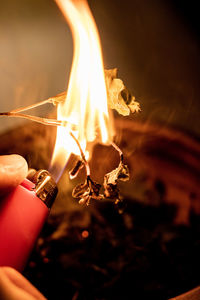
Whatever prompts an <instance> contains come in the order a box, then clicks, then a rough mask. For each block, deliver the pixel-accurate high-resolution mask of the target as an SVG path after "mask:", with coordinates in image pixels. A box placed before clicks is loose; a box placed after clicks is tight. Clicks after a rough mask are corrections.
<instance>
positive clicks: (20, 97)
mask: <svg viewBox="0 0 200 300" xmlns="http://www.w3.org/2000/svg"><path fill="white" fill-rule="evenodd" d="M89 4H90V6H91V9H92V11H93V14H94V17H95V20H96V22H97V26H98V29H99V32H100V36H101V41H102V48H103V56H104V62H105V68H113V67H117V68H118V69H119V76H120V77H121V78H122V79H123V80H124V82H125V83H126V85H127V87H129V89H130V90H131V91H132V93H133V94H134V95H135V96H136V98H137V99H138V100H139V101H140V103H141V107H142V112H141V113H140V114H138V115H137V116H136V115H133V116H132V117H131V118H134V119H136V120H145V121H148V122H159V123H160V124H161V125H163V126H166V125H168V126H169V125H170V126H173V127H176V128H179V129H183V130H185V131H189V132H191V133H192V134H194V135H197V136H198V135H199V133H200V129H199V128H200V126H199V125H200V119H199V108H200V103H199V95H200V85H199V75H200V74H199V73H200V58H199V23H198V13H197V11H198V10H197V4H196V3H195V1H190V2H188V1H178V0H175V1H169V0H167V1H166V0H163V1H159V0H153V1H144V0H142V1H141V0H134V1H133V0H124V1H120V0H115V1H106V0H95V1H89ZM72 51H73V45H72V38H71V33H70V31H69V28H68V25H67V24H66V23H65V20H64V18H63V17H62V15H61V13H60V11H59V9H58V7H57V6H56V4H55V3H54V1H53V0H43V1H40V0H20V1H19V0H1V2H0V91H1V105H0V111H8V110H11V109H13V108H16V107H18V106H24V105H28V104H32V103H34V102H37V101H39V100H42V99H46V98H48V97H50V96H53V95H56V94H57V93H59V92H61V91H63V90H64V89H66V87H67V82H68V76H69V72H70V68H71V62H72ZM39 113H40V114H45V113H46V111H45V110H41V109H40V112H39ZM19 122H20V121H19V120H16V119H14V120H11V119H4V120H3V119H2V120H1V127H0V128H1V131H5V130H6V129H8V128H9V127H11V126H16V124H17V123H19Z"/></svg>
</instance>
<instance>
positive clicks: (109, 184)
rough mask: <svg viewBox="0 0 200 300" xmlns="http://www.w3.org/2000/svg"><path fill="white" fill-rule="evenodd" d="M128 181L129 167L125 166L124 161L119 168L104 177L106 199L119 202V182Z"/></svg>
mask: <svg viewBox="0 0 200 300" xmlns="http://www.w3.org/2000/svg"><path fill="white" fill-rule="evenodd" d="M119 180H121V181H127V180H129V170H128V166H127V165H125V164H124V163H123V162H122V161H120V163H119V166H118V167H117V168H116V169H114V170H113V171H111V172H110V173H107V174H106V175H105V176H104V183H103V186H104V195H105V197H106V198H110V199H115V200H118V199H119V198H120V195H119V189H118V186H117V184H118V181H119Z"/></svg>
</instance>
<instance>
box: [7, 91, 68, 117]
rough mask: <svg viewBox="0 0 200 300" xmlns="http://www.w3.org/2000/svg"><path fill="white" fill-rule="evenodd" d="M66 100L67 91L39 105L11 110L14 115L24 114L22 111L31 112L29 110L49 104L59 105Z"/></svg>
mask: <svg viewBox="0 0 200 300" xmlns="http://www.w3.org/2000/svg"><path fill="white" fill-rule="evenodd" d="M65 98H66V91H65V92H62V93H60V94H58V95H56V96H55V97H51V98H48V99H46V100H43V101H40V102H38V103H34V104H31V105H28V106H24V107H20V108H16V109H13V110H11V112H12V113H19V112H22V111H25V110H29V109H33V108H36V107H39V106H41V105H45V104H47V103H50V104H54V105H57V104H59V103H62V102H64V101H65Z"/></svg>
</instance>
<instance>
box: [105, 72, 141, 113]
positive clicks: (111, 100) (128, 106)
mask: <svg viewBox="0 0 200 300" xmlns="http://www.w3.org/2000/svg"><path fill="white" fill-rule="evenodd" d="M105 80H106V87H107V95H108V106H109V107H110V108H112V109H115V110H116V111H117V112H118V113H119V114H121V115H123V116H128V115H129V114H130V112H132V113H133V112H138V111H139V110H140V105H139V103H138V102H137V101H135V97H134V96H132V95H131V93H130V92H129V90H128V89H127V88H126V86H125V85H124V83H123V81H122V80H121V79H119V78H117V69H116V68H115V69H111V70H105Z"/></svg>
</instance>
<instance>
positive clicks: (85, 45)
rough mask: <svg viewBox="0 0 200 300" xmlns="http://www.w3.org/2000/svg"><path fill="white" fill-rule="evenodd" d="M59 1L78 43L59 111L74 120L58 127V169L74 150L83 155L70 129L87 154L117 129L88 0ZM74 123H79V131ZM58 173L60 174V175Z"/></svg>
mask: <svg viewBox="0 0 200 300" xmlns="http://www.w3.org/2000/svg"><path fill="white" fill-rule="evenodd" d="M56 2H57V4H58V6H59V7H60V9H61V11H62V13H63V15H64V17H65V19H66V20H67V22H68V23H69V26H70V28H71V31H72V35H73V42H74V56H73V62H72V69H71V74H70V79H69V85H68V90H67V96H66V100H65V102H64V103H61V104H59V105H58V110H57V119H59V120H65V121H69V120H70V123H68V125H67V126H66V127H58V128H57V139H56V144H55V149H54V154H53V160H52V166H53V168H54V169H55V166H56V168H57V169H61V166H62V168H63V167H64V166H65V164H66V163H67V161H68V158H69V156H70V155H71V153H75V154H78V155H79V154H80V151H79V149H78V147H77V145H76V143H75V141H74V140H73V139H72V137H71V136H70V135H69V131H71V132H73V134H74V135H75V136H76V138H77V139H78V141H79V143H80V145H81V147H82V150H83V151H84V153H85V154H86V153H87V150H88V143H89V142H94V141H98V142H101V143H103V144H108V143H110V142H111V140H112V136H113V132H114V131H113V128H112V119H111V118H110V115H109V114H110V113H109V112H108V107H107V92H106V84H105V77H104V66H103V59H102V52H101V45H100V39H99V34H98V31H97V27H96V24H95V21H94V19H93V16H92V13H91V11H90V8H89V6H88V4H87V1H86V0H56ZM72 124H75V125H76V130H74V126H73V125H72ZM53 173H55V171H54V172H53ZM54 175H55V174H54ZM55 176H56V177H57V174H56V175H55Z"/></svg>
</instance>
